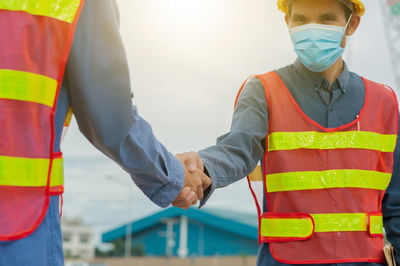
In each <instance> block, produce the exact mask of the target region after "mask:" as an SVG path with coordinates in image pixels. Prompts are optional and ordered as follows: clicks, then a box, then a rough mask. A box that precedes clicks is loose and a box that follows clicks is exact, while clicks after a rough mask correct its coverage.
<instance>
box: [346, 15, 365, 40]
mask: <svg viewBox="0 0 400 266" xmlns="http://www.w3.org/2000/svg"><path fill="white" fill-rule="evenodd" d="M360 22H361V17H360V15H358V14H355V13H354V14H353V16H352V17H351V19H350V22H349V26H348V27H347V32H346V35H347V36H351V35H353V34H354V32H356V30H357V29H358V26H359V25H360Z"/></svg>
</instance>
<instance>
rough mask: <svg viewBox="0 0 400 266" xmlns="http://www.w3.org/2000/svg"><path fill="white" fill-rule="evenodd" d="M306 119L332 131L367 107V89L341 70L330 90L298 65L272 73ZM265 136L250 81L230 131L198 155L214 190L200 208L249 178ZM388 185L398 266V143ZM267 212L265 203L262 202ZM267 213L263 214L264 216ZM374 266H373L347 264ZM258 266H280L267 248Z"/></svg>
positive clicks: (386, 206) (263, 110) (263, 112)
mask: <svg viewBox="0 0 400 266" xmlns="http://www.w3.org/2000/svg"><path fill="white" fill-rule="evenodd" d="M276 72H277V74H278V75H279V76H280V78H281V79H282V81H283V82H284V83H285V85H286V86H287V88H288V89H289V91H290V93H291V94H292V96H293V97H294V99H295V100H296V101H297V103H298V104H299V106H300V107H301V109H302V110H303V111H304V112H305V114H306V115H307V116H309V117H310V118H311V119H313V120H314V121H316V122H317V123H319V124H320V125H322V126H324V127H328V128H336V127H339V126H342V125H345V124H347V123H350V122H351V121H353V120H355V119H356V116H357V115H358V114H359V112H360V110H361V109H362V107H363V105H364V102H365V84H364V82H363V80H362V79H361V77H360V76H358V75H357V74H355V73H352V72H350V71H349V70H348V68H347V66H346V65H345V66H344V70H343V72H342V74H341V75H340V76H339V77H338V79H337V80H336V81H335V82H334V83H333V84H332V88H331V90H329V87H330V84H329V82H328V81H327V80H326V79H324V78H323V77H322V76H321V75H319V74H317V73H313V72H311V71H309V70H308V69H307V68H306V67H304V65H303V64H302V63H301V62H300V61H299V60H297V61H296V62H295V63H294V64H292V65H289V66H287V67H284V68H282V69H279V70H277V71H276ZM267 132H268V106H267V102H266V100H265V93H264V87H263V85H262V83H261V82H260V81H259V80H258V79H251V80H250V81H249V82H248V83H247V84H246V86H245V87H244V89H243V92H242V93H241V95H240V97H239V100H238V104H237V107H236V109H235V112H234V115H233V119H232V126H231V131H230V132H229V133H227V134H225V135H223V136H221V137H220V138H218V140H217V144H216V145H215V146H212V147H209V148H206V149H204V150H202V151H200V152H199V153H200V156H201V157H202V159H203V161H204V165H205V167H206V168H207V172H208V173H209V175H210V177H211V179H212V181H213V184H212V187H211V189H210V190H209V191H208V192H207V195H206V196H205V198H204V199H203V200H202V202H201V204H202V205H204V204H205V203H206V201H207V200H208V199H209V197H210V196H211V194H212V192H213V191H214V190H215V189H216V188H221V187H224V186H227V185H229V184H231V183H233V182H235V181H238V180H240V179H242V178H243V177H244V176H247V175H248V174H250V173H251V172H252V171H253V170H254V168H255V167H256V165H257V163H258V162H259V161H260V159H262V157H263V155H264V153H265V136H266V135H267ZM394 163H395V164H394V169H393V176H392V181H391V183H390V185H389V188H388V190H387V191H386V195H385V197H384V200H383V206H382V209H383V217H384V226H385V229H386V232H387V233H388V238H389V240H390V241H391V242H392V244H393V245H394V246H395V248H396V254H397V261H398V262H399V263H400V167H399V166H400V143H399V142H398V143H397V147H396V151H395V154H394ZM264 201H265V203H264V206H265V207H266V206H267V204H266V199H264ZM266 211H267V210H266V209H265V210H264V212H266ZM348 264H349V265H365V266H374V265H379V264H376V263H348ZM257 265H259V266H281V265H283V264H281V263H279V262H277V261H276V260H275V259H274V258H273V257H272V255H271V252H270V251H269V246H268V244H262V246H261V247H260V249H259V257H258V262H257Z"/></svg>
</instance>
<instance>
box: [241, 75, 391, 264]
mask: <svg viewBox="0 0 400 266" xmlns="http://www.w3.org/2000/svg"><path fill="white" fill-rule="evenodd" d="M256 77H257V78H258V79H259V80H260V81H261V82H262V83H263V85H264V88H265V95H266V100H267V103H268V108H269V121H268V135H267V138H266V153H265V156H264V160H263V167H262V169H263V174H262V175H257V174H256V173H252V174H251V175H250V176H249V177H248V181H249V185H250V189H251V191H252V193H253V195H254V197H255V200H256V204H257V209H258V212H259V239H260V243H261V242H262V243H269V246H270V251H271V254H272V255H273V257H274V258H275V259H276V260H277V261H278V262H281V263H287V264H309V263H347V262H378V263H379V262H382V263H383V262H385V258H384V254H383V244H384V243H383V219H382V199H383V196H384V194H385V190H386V189H387V187H388V185H389V183H390V180H391V176H392V171H393V152H394V149H395V146H396V142H397V135H398V125H399V122H398V120H399V118H398V104H397V99H396V96H395V94H394V92H393V91H392V90H391V89H390V88H388V87H386V86H383V85H380V84H377V83H374V82H372V81H368V80H364V82H365V86H366V99H365V105H364V107H363V109H362V111H361V113H360V115H359V116H358V117H357V118H355V120H354V121H353V122H351V123H349V124H346V125H344V126H341V127H339V128H324V127H322V126H321V125H319V124H318V123H316V122H315V121H313V120H312V119H311V118H309V117H308V116H307V115H306V114H304V112H303V111H302V110H301V109H300V107H299V105H298V104H297V103H296V101H295V100H294V98H293V97H292V96H291V94H290V92H289V91H288V89H287V88H286V86H285V85H284V83H283V82H282V81H281V79H280V78H279V76H278V75H277V74H276V73H275V72H270V73H267V74H264V75H260V76H256ZM242 89H243V86H242ZM239 95H240V92H239ZM236 101H237V100H236ZM258 170H260V168H258ZM264 191H265V195H266V197H267V204H268V206H267V207H268V212H267V213H262V209H263V206H262V202H263V200H262V197H263V194H264Z"/></svg>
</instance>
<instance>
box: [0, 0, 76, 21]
mask: <svg viewBox="0 0 400 266" xmlns="http://www.w3.org/2000/svg"><path fill="white" fill-rule="evenodd" d="M79 4H80V0H40V1H33V0H0V9H5V10H12V11H24V12H27V13H30V14H32V15H39V16H46V17H51V18H55V19H58V20H61V21H65V22H68V23H72V22H73V20H74V18H75V15H76V12H77V10H78V8H79Z"/></svg>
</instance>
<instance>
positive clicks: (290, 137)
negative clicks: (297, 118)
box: [268, 131, 397, 152]
mask: <svg viewBox="0 0 400 266" xmlns="http://www.w3.org/2000/svg"><path fill="white" fill-rule="evenodd" d="M396 141H397V136H396V135H383V134H379V133H374V132H366V131H349V132H333V133H330V132H327V133H322V132H275V133H271V134H270V135H269V136H268V151H280V150H297V149H316V150H329V149H367V150H376V151H381V152H393V151H394V149H395V146H396Z"/></svg>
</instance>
